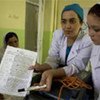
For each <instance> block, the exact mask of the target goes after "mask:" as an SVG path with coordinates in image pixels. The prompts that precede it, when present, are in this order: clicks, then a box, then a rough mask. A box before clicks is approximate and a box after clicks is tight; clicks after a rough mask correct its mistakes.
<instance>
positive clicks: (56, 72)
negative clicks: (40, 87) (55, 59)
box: [51, 68, 66, 78]
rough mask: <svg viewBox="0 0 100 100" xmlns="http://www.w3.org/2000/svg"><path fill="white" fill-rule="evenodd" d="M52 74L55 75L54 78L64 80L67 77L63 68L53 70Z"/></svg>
mask: <svg viewBox="0 0 100 100" xmlns="http://www.w3.org/2000/svg"><path fill="white" fill-rule="evenodd" d="M51 73H52V75H53V78H62V77H64V76H66V73H65V71H64V69H63V68H58V69H52V70H51Z"/></svg>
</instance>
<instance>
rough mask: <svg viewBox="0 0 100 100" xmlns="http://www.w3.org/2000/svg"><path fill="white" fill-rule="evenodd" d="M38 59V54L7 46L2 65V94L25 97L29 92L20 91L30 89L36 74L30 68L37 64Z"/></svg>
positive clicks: (0, 69)
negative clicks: (20, 90) (19, 90)
mask: <svg viewBox="0 0 100 100" xmlns="http://www.w3.org/2000/svg"><path fill="white" fill-rule="evenodd" d="M36 58H37V53H36V52H33V51H29V50H25V49H21V48H15V47H11V46H7V48H6V50H5V53H4V56H3V58H2V61H1V64H0V93H3V94H8V95H15V96H25V95H26V94H27V91H24V92H18V89H22V88H25V89H27V88H29V87H30V84H31V79H32V75H33V74H34V73H33V71H32V70H28V68H29V66H30V65H32V64H35V62H36Z"/></svg>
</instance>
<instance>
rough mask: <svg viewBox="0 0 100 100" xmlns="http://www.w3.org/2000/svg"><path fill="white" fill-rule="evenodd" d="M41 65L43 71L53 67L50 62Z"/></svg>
mask: <svg viewBox="0 0 100 100" xmlns="http://www.w3.org/2000/svg"><path fill="white" fill-rule="evenodd" d="M40 67H41V69H40V71H41V72H43V71H45V70H49V69H51V68H52V67H51V66H50V65H49V64H47V63H44V64H41V65H40Z"/></svg>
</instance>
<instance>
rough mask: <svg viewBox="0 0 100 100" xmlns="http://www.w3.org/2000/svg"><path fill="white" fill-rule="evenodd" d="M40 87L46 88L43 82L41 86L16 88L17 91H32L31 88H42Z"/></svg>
mask: <svg viewBox="0 0 100 100" xmlns="http://www.w3.org/2000/svg"><path fill="white" fill-rule="evenodd" d="M42 88H46V84H44V85H42V86H31V87H29V88H27V89H25V88H22V89H18V92H24V91H33V90H37V89H42Z"/></svg>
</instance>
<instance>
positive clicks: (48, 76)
mask: <svg viewBox="0 0 100 100" xmlns="http://www.w3.org/2000/svg"><path fill="white" fill-rule="evenodd" d="M44 84H46V88H43V89H40V90H41V91H50V90H51V85H52V75H51V74H49V73H48V71H46V72H44V73H43V74H42V78H41V81H40V85H44Z"/></svg>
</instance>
